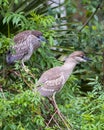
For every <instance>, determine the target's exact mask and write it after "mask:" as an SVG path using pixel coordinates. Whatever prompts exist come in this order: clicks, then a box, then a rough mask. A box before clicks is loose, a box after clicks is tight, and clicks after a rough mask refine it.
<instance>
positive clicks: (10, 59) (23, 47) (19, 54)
mask: <svg viewBox="0 0 104 130" xmlns="http://www.w3.org/2000/svg"><path fill="white" fill-rule="evenodd" d="M13 41H14V43H15V44H14V45H13V46H12V47H11V48H10V49H9V50H8V52H7V55H6V62H7V63H8V64H12V63H14V62H15V61H18V60H20V61H21V62H22V65H23V67H25V65H24V62H25V61H27V60H29V59H30V57H31V56H32V54H33V52H34V50H36V49H37V48H39V47H40V45H41V41H45V38H44V37H43V36H42V33H41V32H40V31H36V30H34V31H31V30H27V31H23V32H20V33H19V34H17V35H16V36H15V37H14V40H13Z"/></svg>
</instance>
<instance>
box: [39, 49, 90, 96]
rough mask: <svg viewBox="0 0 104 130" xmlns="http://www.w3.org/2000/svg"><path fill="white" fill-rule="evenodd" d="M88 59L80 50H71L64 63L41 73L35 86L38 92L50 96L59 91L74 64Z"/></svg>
mask: <svg viewBox="0 0 104 130" xmlns="http://www.w3.org/2000/svg"><path fill="white" fill-rule="evenodd" d="M88 60H89V59H88V58H87V57H85V54H84V53H83V52H82V51H75V52H73V53H72V54H70V55H69V57H68V58H67V59H66V61H65V62H64V65H62V66H58V67H54V68H51V69H49V70H47V71H46V72H44V73H43V74H42V76H41V77H40V79H39V80H38V82H37V86H39V87H38V88H37V89H38V92H39V93H40V94H41V95H42V96H45V97H50V96H52V95H53V94H55V93H57V92H59V91H60V90H61V89H62V87H63V85H64V84H65V82H66V81H67V79H68V78H69V76H70V75H71V73H72V72H73V69H74V68H75V66H76V65H77V64H78V63H79V62H86V61H88Z"/></svg>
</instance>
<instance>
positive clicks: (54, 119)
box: [53, 117, 62, 130]
mask: <svg viewBox="0 0 104 130" xmlns="http://www.w3.org/2000/svg"><path fill="white" fill-rule="evenodd" d="M53 121H54V122H55V123H56V125H57V126H58V127H59V129H60V130H62V129H61V127H60V126H59V124H58V122H57V121H56V119H55V118H54V117H53Z"/></svg>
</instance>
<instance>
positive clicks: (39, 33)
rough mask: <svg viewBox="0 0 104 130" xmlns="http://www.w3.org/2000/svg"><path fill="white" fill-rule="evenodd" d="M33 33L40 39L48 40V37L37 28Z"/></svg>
mask: <svg viewBox="0 0 104 130" xmlns="http://www.w3.org/2000/svg"><path fill="white" fill-rule="evenodd" d="M32 34H33V35H34V36H36V37H37V38H38V39H39V40H40V41H43V42H46V39H45V38H44V37H43V34H42V32H40V31H37V30H35V31H32Z"/></svg>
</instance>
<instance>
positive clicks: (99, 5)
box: [78, 0, 103, 33]
mask: <svg viewBox="0 0 104 130" xmlns="http://www.w3.org/2000/svg"><path fill="white" fill-rule="evenodd" d="M102 2H103V0H101V2H100V3H99V4H98V6H97V7H96V10H95V11H94V12H93V13H92V14H91V16H90V17H89V18H88V19H87V21H86V22H85V23H84V24H83V26H82V27H81V29H80V30H79V31H78V33H79V32H81V31H82V30H83V29H84V27H85V26H86V25H87V24H88V23H89V21H90V20H91V19H92V18H93V16H94V15H95V14H96V13H97V11H98V9H99V8H100V7H101V5H102Z"/></svg>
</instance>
